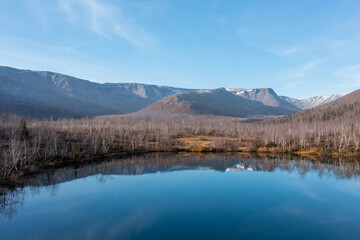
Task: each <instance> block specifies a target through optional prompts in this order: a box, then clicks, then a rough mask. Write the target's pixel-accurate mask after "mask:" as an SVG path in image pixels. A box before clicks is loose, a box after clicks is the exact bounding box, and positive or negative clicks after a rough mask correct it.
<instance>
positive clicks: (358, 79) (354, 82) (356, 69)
mask: <svg viewBox="0 0 360 240" xmlns="http://www.w3.org/2000/svg"><path fill="white" fill-rule="evenodd" d="M334 75H335V77H337V78H340V79H341V84H339V85H338V86H339V87H343V88H358V87H360V64H358V65H352V66H347V67H343V68H340V69H339V70H337V71H336V72H335V73H334Z"/></svg>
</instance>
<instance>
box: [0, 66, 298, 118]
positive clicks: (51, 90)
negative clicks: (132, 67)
mask: <svg viewBox="0 0 360 240" xmlns="http://www.w3.org/2000/svg"><path fill="white" fill-rule="evenodd" d="M223 90H225V91H228V92H230V93H232V94H233V95H234V96H237V97H241V98H244V99H248V100H252V101H256V102H259V103H262V104H263V105H264V106H271V107H280V108H281V109H283V108H286V109H288V110H291V111H301V110H302V108H300V107H298V106H300V105H298V106H296V101H295V100H296V99H293V98H290V97H283V96H278V95H277V94H276V93H275V91H274V90H273V89H271V88H257V89H241V88H237V89H236V88H233V89H230V88H227V89H224V88H223ZM204 91H212V90H211V89H188V88H176V87H170V86H162V85H150V84H142V83H97V82H91V81H89V80H84V79H80V78H76V77H72V76H68V75H64V74H60V73H56V72H50V71H32V70H22V69H16V68H12V67H5V66H0V113H5V114H7V113H15V114H18V115H22V116H26V117H35V118H48V117H50V116H53V117H55V118H59V117H68V118H81V117H93V116H99V115H114V114H124V113H134V112H138V111H140V110H141V109H144V108H146V107H148V106H150V105H151V104H153V103H155V102H157V101H159V100H161V99H164V98H166V97H168V96H172V95H175V94H179V93H185V92H204ZM240 91H243V92H244V93H242V94H241V93H239V92H240ZM224 94H226V93H224ZM289 99H293V100H292V102H291V100H289ZM234 101H237V100H234ZM299 101H300V100H299ZM182 107H184V106H182ZM182 107H181V108H182Z"/></svg>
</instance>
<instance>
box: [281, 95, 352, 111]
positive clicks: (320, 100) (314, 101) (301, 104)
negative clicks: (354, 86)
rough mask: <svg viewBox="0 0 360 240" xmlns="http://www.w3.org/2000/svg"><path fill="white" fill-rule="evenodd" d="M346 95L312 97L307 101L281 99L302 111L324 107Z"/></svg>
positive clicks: (288, 98)
mask: <svg viewBox="0 0 360 240" xmlns="http://www.w3.org/2000/svg"><path fill="white" fill-rule="evenodd" d="M346 94H347V93H337V94H330V95H324V96H316V97H311V98H306V99H295V98H290V97H286V96H281V98H282V99H283V100H284V101H287V102H289V103H291V104H293V105H294V106H296V107H298V108H300V109H303V110H307V109H310V108H314V107H317V106H320V105H323V104H325V103H329V102H332V101H334V100H336V99H338V98H341V97H343V96H345V95H346Z"/></svg>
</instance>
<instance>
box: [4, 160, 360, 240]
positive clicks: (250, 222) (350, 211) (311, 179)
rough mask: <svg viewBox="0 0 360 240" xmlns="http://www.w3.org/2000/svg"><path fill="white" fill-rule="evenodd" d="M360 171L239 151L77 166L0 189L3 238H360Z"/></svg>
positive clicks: (353, 164) (336, 164)
mask: <svg viewBox="0 0 360 240" xmlns="http://www.w3.org/2000/svg"><path fill="white" fill-rule="evenodd" d="M359 175H360V167H359V163H358V162H347V161H344V160H341V161H338V160H333V161H332V162H325V163H320V162H318V161H309V160H304V159H298V160H289V159H287V158H274V159H270V158H253V157H244V156H236V155H235V156H234V155H206V156H201V157H194V156H173V155H149V156H146V157H141V156H138V157H131V158H124V159H114V160H111V161H107V162H103V163H97V164H89V165H85V166H76V167H73V166H71V167H67V168H63V169H57V170H50V171H48V172H45V173H43V174H40V175H38V176H34V177H32V178H30V179H28V180H27V183H26V184H25V187H24V188H19V189H16V190H15V191H7V192H5V193H3V194H2V196H0V197H1V200H0V214H1V215H0V234H1V235H0V239H360V179H359Z"/></svg>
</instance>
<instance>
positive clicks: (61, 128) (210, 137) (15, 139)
mask: <svg viewBox="0 0 360 240" xmlns="http://www.w3.org/2000/svg"><path fill="white" fill-rule="evenodd" d="M345 100H346V99H345ZM342 101H343V100H342ZM342 101H340V103H338V102H337V103H336V104H335V105H334V106H335V108H333V107H332V106H329V105H325V106H323V107H320V108H317V109H314V110H310V111H307V112H304V113H300V114H295V115H290V116H286V117H280V118H275V119H273V120H271V121H270V120H268V121H265V122H261V123H252V124H247V123H239V122H236V121H232V120H231V119H230V120H226V119H222V120H219V119H216V120H211V119H208V120H204V119H203V120H202V121H199V120H198V119H190V118H189V119H132V118H122V117H109V118H105V117H102V118H95V119H78V120H74V119H62V120H57V121H54V120H42V121H39V120H31V119H29V120H27V121H24V120H22V119H21V118H20V117H18V116H15V115H9V116H3V117H2V118H1V119H0V154H1V157H0V176H1V178H5V177H8V176H9V175H11V174H12V173H13V172H17V173H18V174H19V173H21V172H22V171H27V170H29V169H36V168H38V167H39V166H40V167H41V166H44V165H48V164H49V163H53V162H62V161H66V160H72V161H74V160H81V161H83V160H86V159H90V158H93V157H95V156H104V155H108V154H112V153H121V152H127V153H129V152H149V151H195V152H208V151H214V152H215V151H234V152H236V151H238V152H259V153H276V152H277V153H291V154H300V155H302V154H303V155H306V154H308V155H321V156H339V155H352V156H358V155H360V122H359V121H358V117H359V114H360V105H359V104H358V102H356V101H355V102H354V101H352V102H351V103H346V101H345V102H342ZM344 104H345V105H344ZM334 109H339V110H334ZM342 109H347V110H346V111H342ZM349 109H352V110H351V113H350V111H349Z"/></svg>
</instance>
